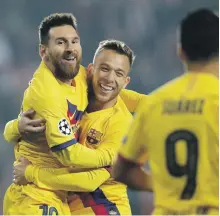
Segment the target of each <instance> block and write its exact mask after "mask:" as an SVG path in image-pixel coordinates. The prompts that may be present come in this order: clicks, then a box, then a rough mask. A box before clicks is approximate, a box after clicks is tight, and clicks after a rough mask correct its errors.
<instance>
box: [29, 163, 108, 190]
mask: <svg viewBox="0 0 220 216" xmlns="http://www.w3.org/2000/svg"><path fill="white" fill-rule="evenodd" d="M25 177H26V179H27V180H28V181H30V182H33V183H34V184H36V185H37V186H38V187H40V188H44V189H49V190H65V191H74V192H91V191H94V190H95V189H96V188H97V187H99V186H100V185H101V184H102V183H103V182H104V181H106V180H107V179H108V178H109V177H110V174H109V172H108V171H107V170H105V169H104V168H102V169H96V170H90V171H87V172H79V173H71V172H69V169H67V168H62V169H52V168H39V167H34V166H28V167H27V169H26V172H25Z"/></svg>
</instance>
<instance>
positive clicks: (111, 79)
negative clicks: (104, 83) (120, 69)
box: [106, 70, 115, 82]
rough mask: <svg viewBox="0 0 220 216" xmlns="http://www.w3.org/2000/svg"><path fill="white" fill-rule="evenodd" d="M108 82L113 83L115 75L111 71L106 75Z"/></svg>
mask: <svg viewBox="0 0 220 216" xmlns="http://www.w3.org/2000/svg"><path fill="white" fill-rule="evenodd" d="M106 78H107V80H108V82H114V81H115V73H114V71H113V70H111V71H110V72H109V73H108V76H107V77H106Z"/></svg>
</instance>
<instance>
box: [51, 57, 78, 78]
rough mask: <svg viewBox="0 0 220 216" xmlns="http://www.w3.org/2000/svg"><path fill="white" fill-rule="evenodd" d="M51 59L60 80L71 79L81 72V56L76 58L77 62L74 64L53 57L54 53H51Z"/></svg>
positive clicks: (55, 73)
mask: <svg viewBox="0 0 220 216" xmlns="http://www.w3.org/2000/svg"><path fill="white" fill-rule="evenodd" d="M48 57H49V61H50V62H51V64H52V66H53V69H54V70H53V72H54V75H55V76H56V78H57V79H60V80H70V79H73V78H74V77H75V76H76V75H77V74H78V72H79V68H80V63H81V58H80V59H78V58H77V59H76V63H75V64H74V65H72V64H64V63H62V62H61V61H59V60H57V59H56V58H54V57H53V55H51V54H50V55H49V56H48Z"/></svg>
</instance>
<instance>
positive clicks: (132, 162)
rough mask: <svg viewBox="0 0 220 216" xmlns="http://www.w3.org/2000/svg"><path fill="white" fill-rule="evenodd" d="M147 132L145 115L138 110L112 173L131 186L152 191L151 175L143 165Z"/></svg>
mask: <svg viewBox="0 0 220 216" xmlns="http://www.w3.org/2000/svg"><path fill="white" fill-rule="evenodd" d="M145 132H146V121H145V115H144V114H143V113H142V112H138V113H137V114H136V116H135V120H134V122H133V123H132V124H131V127H130V130H129V132H128V135H127V137H126V138H125V141H124V142H125V143H123V144H122V146H121V148H120V150H119V155H118V158H117V160H116V162H115V164H114V165H113V170H112V175H113V178H115V179H116V180H117V181H120V182H123V183H125V184H127V185H128V187H130V188H133V189H136V190H147V191H152V178H151V175H150V173H149V172H147V171H146V170H144V169H143V166H142V165H143V164H144V163H145V162H146V161H147V149H146V143H145V140H147V137H146V134H145Z"/></svg>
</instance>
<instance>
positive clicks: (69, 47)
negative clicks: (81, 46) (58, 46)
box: [66, 41, 75, 52]
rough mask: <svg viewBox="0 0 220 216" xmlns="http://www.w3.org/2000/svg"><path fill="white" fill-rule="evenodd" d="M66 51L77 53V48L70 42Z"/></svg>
mask: <svg viewBox="0 0 220 216" xmlns="http://www.w3.org/2000/svg"><path fill="white" fill-rule="evenodd" d="M66 51H67V52H73V51H75V46H74V44H73V43H72V42H71V41H69V42H68V43H66Z"/></svg>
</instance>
